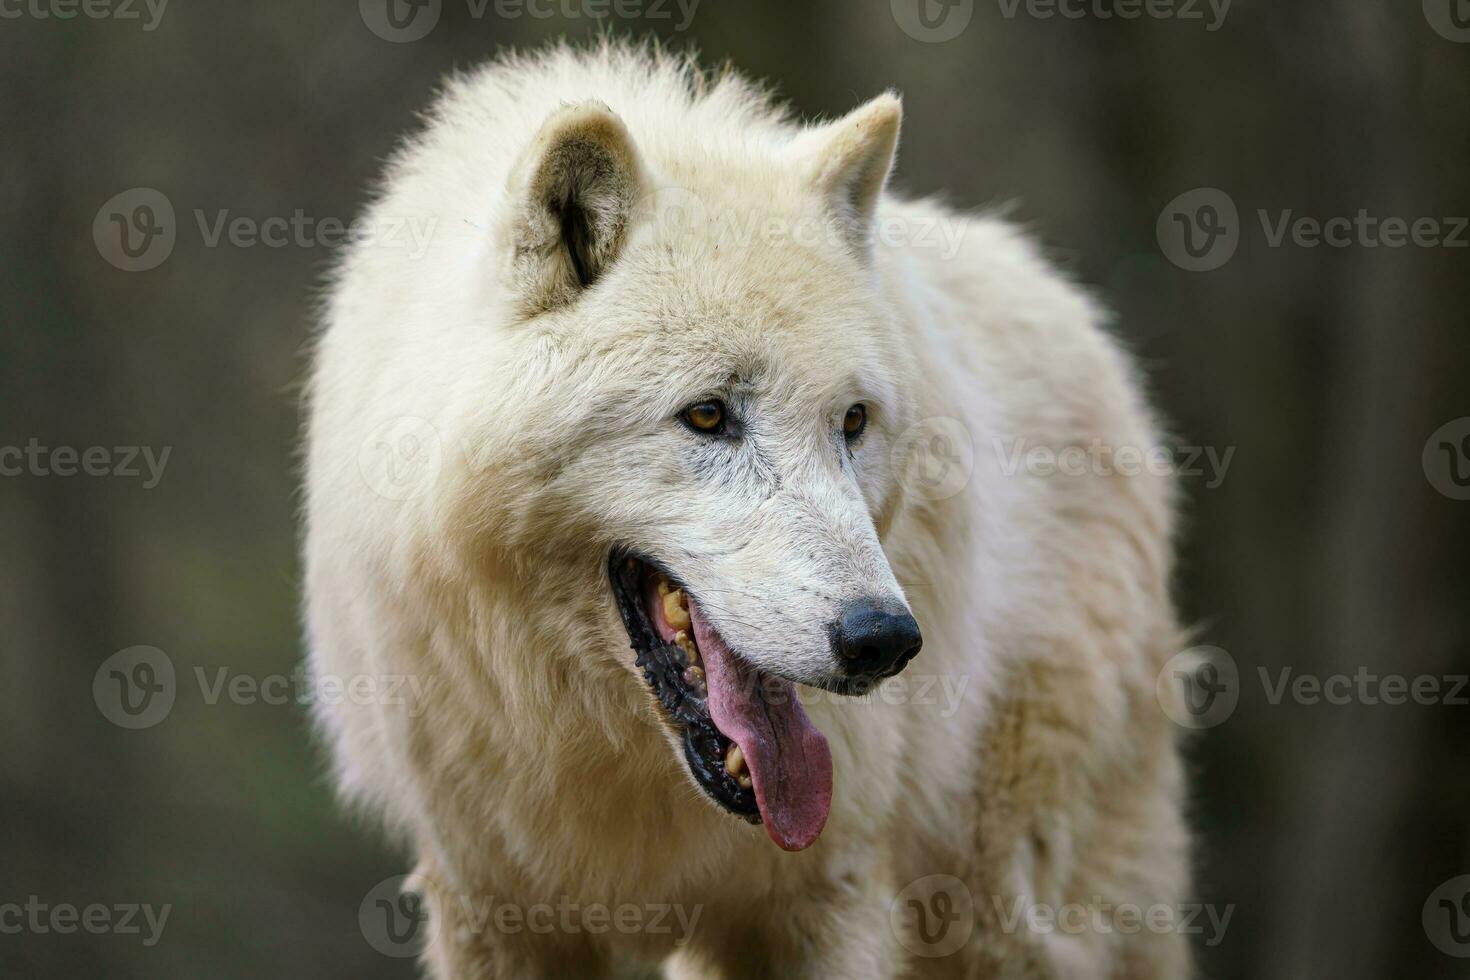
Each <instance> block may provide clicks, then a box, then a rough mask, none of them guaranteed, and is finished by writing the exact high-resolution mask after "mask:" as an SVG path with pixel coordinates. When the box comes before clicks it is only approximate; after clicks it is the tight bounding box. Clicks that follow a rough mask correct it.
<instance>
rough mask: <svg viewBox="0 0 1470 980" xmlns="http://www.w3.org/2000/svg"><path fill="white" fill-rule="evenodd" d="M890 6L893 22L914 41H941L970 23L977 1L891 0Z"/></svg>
mask: <svg viewBox="0 0 1470 980" xmlns="http://www.w3.org/2000/svg"><path fill="white" fill-rule="evenodd" d="M889 9H890V10H891V11H892V12H893V22H894V23H896V24H897V25H898V27H899V29H900V30H902V31H903V32H904V33H905V34H907V35H908V36H909V37H911V38H913V39H914V40H915V41H923V42H924V43H926V44H942V43H944V42H945V41H953V40H954V39H955V38H957V37H959V36H960V35H961V34H963V33H964V32H965V28H967V27H969V26H970V19H971V18H973V17H974V16H975V0H890V3H889Z"/></svg>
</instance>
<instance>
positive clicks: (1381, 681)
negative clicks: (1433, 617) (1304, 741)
mask: <svg viewBox="0 0 1470 980" xmlns="http://www.w3.org/2000/svg"><path fill="white" fill-rule="evenodd" d="M1256 672H1257V673H1258V674H1259V675H1260V678H1261V687H1262V688H1263V689H1264V690H1265V693H1266V701H1267V702H1268V703H1269V704H1272V705H1279V704H1281V702H1282V701H1284V700H1286V699H1287V698H1288V697H1290V699H1291V702H1292V703H1293V704H1300V705H1307V706H1311V705H1318V704H1330V705H1338V706H1341V705H1346V704H1364V705H1380V704H1386V705H1390V706H1396V705H1401V704H1416V705H1419V706H1421V707H1429V706H1432V705H1440V704H1442V705H1452V706H1456V707H1463V706H1465V705H1470V675H1467V674H1418V675H1415V676H1412V677H1411V676H1408V675H1405V674H1375V673H1373V672H1372V671H1370V670H1369V669H1368V668H1367V667H1359V668H1358V669H1357V670H1356V671H1355V672H1354V673H1352V674H1341V673H1338V674H1326V675H1318V674H1298V673H1297V672H1296V671H1295V669H1294V668H1291V667H1280V668H1277V669H1276V670H1274V671H1271V670H1268V669H1267V668H1265V667H1257V668H1256Z"/></svg>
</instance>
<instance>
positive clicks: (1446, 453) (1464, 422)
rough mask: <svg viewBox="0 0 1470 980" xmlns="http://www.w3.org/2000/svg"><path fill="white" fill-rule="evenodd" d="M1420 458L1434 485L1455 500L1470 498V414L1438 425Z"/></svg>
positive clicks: (1426, 474)
mask: <svg viewBox="0 0 1470 980" xmlns="http://www.w3.org/2000/svg"><path fill="white" fill-rule="evenodd" d="M1420 462H1421V463H1422V465H1423V466H1424V476H1425V477H1426V478H1428V480H1429V485H1430V486H1432V487H1434V489H1436V490H1438V491H1439V492H1440V493H1442V494H1444V495H1445V496H1446V497H1449V498H1450V499H1451V500H1470V416H1465V417H1463V418H1458V419H1454V420H1452V421H1450V422H1446V423H1445V424H1444V425H1442V426H1440V427H1439V428H1438V429H1435V430H1434V433H1433V434H1432V435H1431V436H1430V437H1429V438H1428V440H1426V441H1425V443H1424V453H1423V455H1422V456H1421V458H1420Z"/></svg>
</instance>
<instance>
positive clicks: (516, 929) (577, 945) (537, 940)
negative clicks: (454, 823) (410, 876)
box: [414, 864, 612, 980]
mask: <svg viewBox="0 0 1470 980" xmlns="http://www.w3.org/2000/svg"><path fill="white" fill-rule="evenodd" d="M414 877H415V879H416V880H415V882H414V887H415V888H416V889H417V890H418V891H419V893H420V894H421V895H422V896H423V903H424V907H425V910H426V911H427V913H428V918H427V920H426V921H425V923H424V928H425V929H426V933H425V946H424V951H423V955H422V957H421V959H422V961H423V964H424V968H425V972H426V975H427V976H429V977H431V978H433V980H565V978H568V977H575V978H577V980H604V978H607V977H610V976H611V973H612V971H611V963H610V958H609V956H608V955H607V951H606V950H605V949H603V948H602V947H600V946H598V945H597V944H595V943H594V942H593V941H592V938H591V937H590V936H589V935H588V934H587V933H585V932H568V931H566V930H564V929H559V928H556V923H555V922H554V920H552V919H550V918H549V913H550V911H552V910H551V909H550V907H549V906H547V905H545V903H543V904H542V905H539V906H538V905H525V906H523V905H517V904H516V903H514V902H513V901H510V900H508V899H500V898H496V897H495V896H498V895H500V894H502V892H500V891H498V890H496V889H494V888H475V889H469V890H465V889H457V888H453V887H449V886H447V885H445V884H444V882H445V879H444V878H443V877H433V876H432V875H431V873H430V872H426V871H425V870H424V865H422V864H421V865H420V868H419V870H418V871H417V872H415V876H414ZM540 911H545V912H547V913H548V914H547V915H541V916H539V918H538V912H540ZM538 923H539V924H538Z"/></svg>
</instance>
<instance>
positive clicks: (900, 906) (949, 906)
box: [888, 874, 975, 959]
mask: <svg viewBox="0 0 1470 980" xmlns="http://www.w3.org/2000/svg"><path fill="white" fill-rule="evenodd" d="M888 927H889V929H891V930H892V931H893V936H894V938H895V939H897V940H898V942H899V945H901V946H903V948H904V949H906V950H908V951H909V952H910V953H913V954H914V955H915V956H922V957H924V958H926V959H938V958H940V957H944V956H950V955H952V954H954V953H957V952H959V950H960V949H962V948H963V947H964V945H965V943H967V942H969V940H970V934H971V933H973V932H974V931H975V896H974V895H973V894H971V892H970V889H969V887H968V886H967V885H966V884H965V883H964V882H963V881H961V880H960V879H958V878H956V877H955V876H954V875H945V874H935V875H925V876H924V877H922V878H919V879H917V880H915V881H911V882H909V883H908V884H907V885H905V886H904V888H903V890H902V891H900V892H899V893H898V894H897V895H896V896H894V899H893V901H892V902H891V903H889V905H888Z"/></svg>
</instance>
